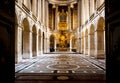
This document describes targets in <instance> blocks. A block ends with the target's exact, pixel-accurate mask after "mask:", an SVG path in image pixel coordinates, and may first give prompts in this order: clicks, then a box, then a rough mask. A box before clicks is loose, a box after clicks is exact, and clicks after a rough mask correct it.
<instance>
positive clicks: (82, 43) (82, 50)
mask: <svg viewBox="0 0 120 83" xmlns="http://www.w3.org/2000/svg"><path fill="white" fill-rule="evenodd" d="M81 53H82V54H84V37H82V38H81Z"/></svg>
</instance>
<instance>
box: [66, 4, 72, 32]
mask: <svg viewBox="0 0 120 83" xmlns="http://www.w3.org/2000/svg"><path fill="white" fill-rule="evenodd" d="M67 30H69V31H71V30H72V29H71V8H70V6H68V29H67Z"/></svg>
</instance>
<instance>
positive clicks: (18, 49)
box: [15, 26, 22, 63]
mask: <svg viewBox="0 0 120 83" xmlns="http://www.w3.org/2000/svg"><path fill="white" fill-rule="evenodd" d="M15 29H16V30H15V36H16V37H15V63H19V62H20V61H21V60H22V28H21V27H20V26H16V27H15Z"/></svg>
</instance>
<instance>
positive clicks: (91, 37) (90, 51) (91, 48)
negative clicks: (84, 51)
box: [88, 34, 95, 57]
mask: <svg viewBox="0 0 120 83" xmlns="http://www.w3.org/2000/svg"><path fill="white" fill-rule="evenodd" d="M94 46H95V43H94V34H89V35H88V56H90V57H94V52H95V49H94Z"/></svg>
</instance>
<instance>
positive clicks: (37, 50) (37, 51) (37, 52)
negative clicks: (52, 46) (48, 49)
mask: <svg viewBox="0 0 120 83" xmlns="http://www.w3.org/2000/svg"><path fill="white" fill-rule="evenodd" d="M38 37H39V35H38V33H37V34H36V56H38V55H39V49H38V46H39V45H38Z"/></svg>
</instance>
